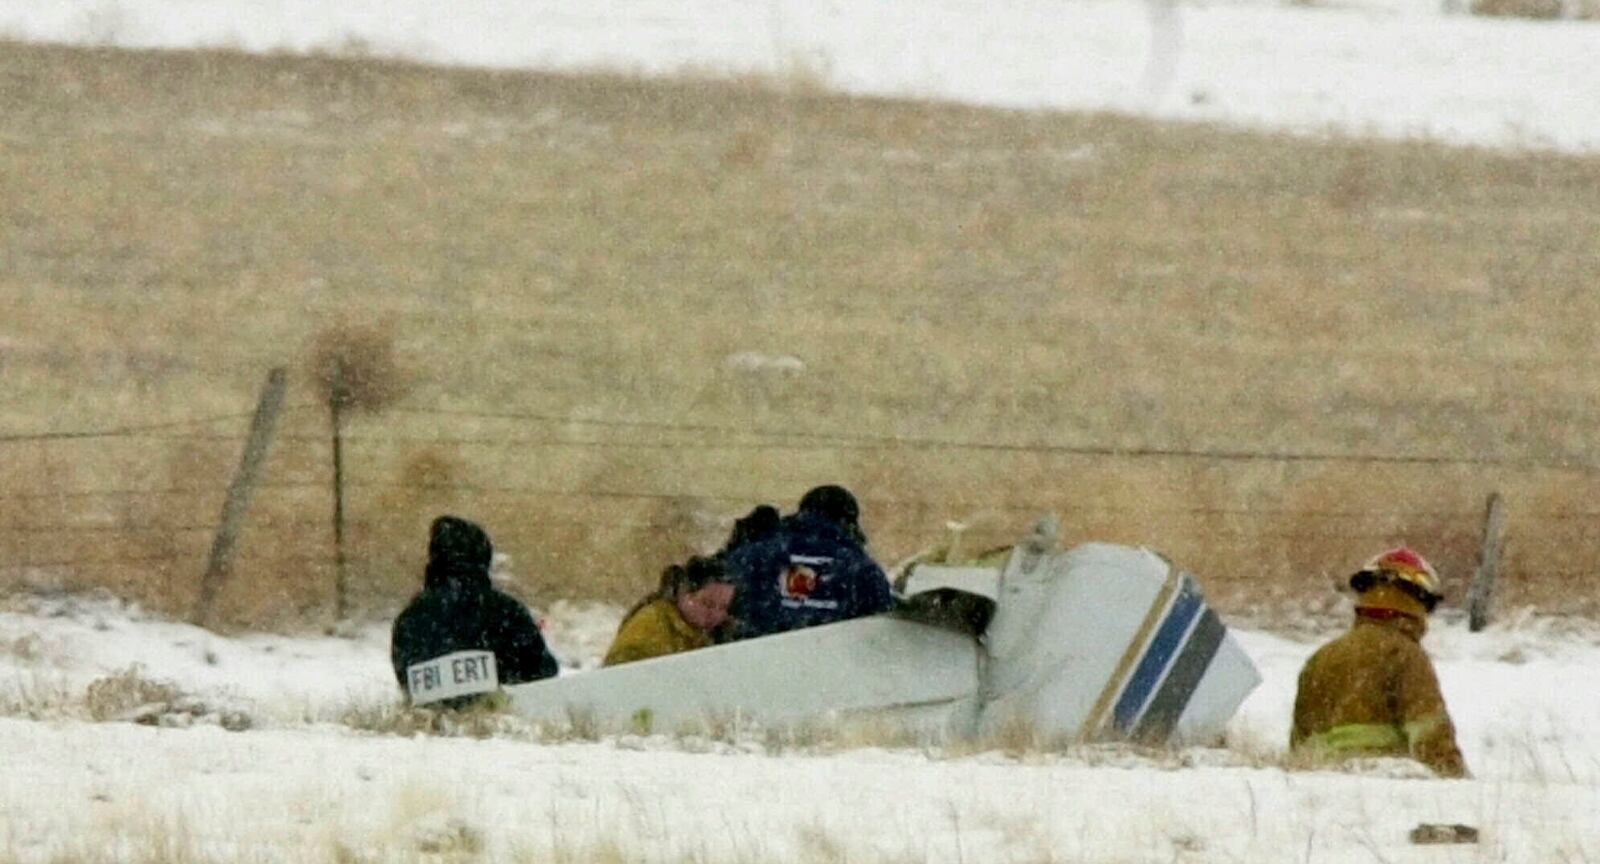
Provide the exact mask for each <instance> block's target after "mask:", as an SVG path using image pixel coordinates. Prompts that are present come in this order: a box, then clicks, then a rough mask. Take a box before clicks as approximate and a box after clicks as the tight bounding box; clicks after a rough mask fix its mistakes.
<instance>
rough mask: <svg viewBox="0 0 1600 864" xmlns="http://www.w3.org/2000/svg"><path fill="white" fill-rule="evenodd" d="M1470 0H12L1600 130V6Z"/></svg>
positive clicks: (925, 92) (1125, 105)
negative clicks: (1504, 13)
mask: <svg viewBox="0 0 1600 864" xmlns="http://www.w3.org/2000/svg"><path fill="white" fill-rule="evenodd" d="M1449 2H1451V0H1327V2H1322V0H1303V2H1287V0H1285V2H1267V0H1235V2H1226V0H1206V2H1187V0H1184V2H1180V0H1144V2H1141V0H901V2H894V0H765V2H751V0H626V2H620V0H599V2H553V0H454V2H450V3H437V2H420V0H340V2H336V3H334V2H327V0H0V35H5V36H9V37H12V38H20V39H27V40H41V41H56V42H72V43H92V44H113V45H121V46H129V47H163V48H178V47H194V46H213V47H229V48H239V49H243V50H248V51H307V50H332V51H356V52H363V53H374V54H379V55H383V56H398V57H408V58H415V59H419V60H424V61H430V62H439V63H452V64H468V65H480V66H492V67H523V68H534V69H556V70H584V69H599V68H603V69H611V70H623V71H635V72H640V73H644V74H673V73H678V72H682V71H684V70H698V71H703V72H713V73H718V72H756V73H763V74H772V75H777V76H780V77H783V76H788V75H795V74H798V75H800V76H803V77H804V78H806V79H807V80H819V79H820V81H821V82H822V83H824V84H826V85H828V86H831V87H835V88H838V89H840V90H843V91H848V92H852V93H862V94H881V95H894V96H909V97H918V98H920V97H928V98H939V99H954V100H961V101H967V102H974V103H982V104H993V105H1005V106H1015V107H1025V108H1035V107H1043V108H1066V109H1110V110H1115V111H1122V112H1131V113H1139V114H1150V115H1155V116H1160V117H1169V118H1185V119H1198V120H1210V121H1220V122H1225V123H1236V124H1243V125H1249V126H1256V127H1265V128H1274V129H1286V130H1292V131H1297V132H1312V133H1320V132H1324V131H1328V130H1339V131H1343V132H1347V133H1355V134H1368V133H1372V134H1379V135H1384V136H1399V137H1408V136H1425V137H1432V138H1438V139H1441V140H1447V141H1457V142H1467V143H1478V144H1487V145H1496V146H1513V147H1528V148H1539V149H1563V150H1582V151H1594V150H1597V149H1600V22H1592V21H1588V22H1586V21H1526V20H1510V19H1489V18H1481V17H1473V16H1468V15H1464V14H1455V15H1447V14H1445V13H1444V11H1443V6H1444V5H1445V4H1446V3H1449ZM1465 2H1466V0H1460V2H1459V3H1458V5H1465ZM1581 4H1582V0H1569V5H1571V6H1572V8H1574V9H1577V8H1581Z"/></svg>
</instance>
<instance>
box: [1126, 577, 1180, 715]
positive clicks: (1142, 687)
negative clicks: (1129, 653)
mask: <svg viewBox="0 0 1600 864" xmlns="http://www.w3.org/2000/svg"><path fill="white" fill-rule="evenodd" d="M1202 606H1203V604H1202V603H1201V602H1200V592H1199V590H1198V589H1196V587H1195V584H1194V580H1193V579H1190V578H1189V577H1188V576H1187V575H1185V576H1184V577H1183V585H1182V587H1181V588H1180V589H1179V590H1178V596H1177V598H1176V599H1174V600H1173V601H1172V609H1171V611H1169V612H1168V613H1167V617H1166V618H1165V619H1163V620H1162V622H1161V626H1160V627H1158V628H1157V629H1156V635H1155V636H1154V637H1153V638H1151V640H1150V647H1148V648H1146V649H1145V652H1144V656H1143V657H1140V658H1139V665H1138V666H1137V667H1135V668H1134V670H1133V674H1132V675H1131V676H1129V677H1128V683H1127V684H1126V685H1125V686H1124V687H1123V688H1122V695H1121V696H1120V697H1118V698H1117V706H1116V708H1114V709H1112V714H1111V724H1112V726H1113V727H1114V728H1116V730H1117V731H1119V732H1122V733H1127V732H1129V731H1131V730H1132V729H1133V724H1134V721H1135V720H1137V719H1138V718H1139V712H1140V711H1142V710H1144V706H1145V703H1146V702H1149V701H1150V693H1151V691H1152V690H1154V689H1155V686H1156V684H1157V683H1158V682H1160V680H1161V675H1162V673H1164V672H1166V670H1167V664H1168V663H1169V662H1170V661H1171V660H1172V657H1173V655H1174V654H1175V653H1177V650H1178V646H1179V645H1180V644H1181V643H1182V642H1183V637H1184V634H1186V633H1188V632H1189V625H1190V624H1192V623H1194V619H1195V616H1196V615H1199V614H1200V609H1201V607H1202Z"/></svg>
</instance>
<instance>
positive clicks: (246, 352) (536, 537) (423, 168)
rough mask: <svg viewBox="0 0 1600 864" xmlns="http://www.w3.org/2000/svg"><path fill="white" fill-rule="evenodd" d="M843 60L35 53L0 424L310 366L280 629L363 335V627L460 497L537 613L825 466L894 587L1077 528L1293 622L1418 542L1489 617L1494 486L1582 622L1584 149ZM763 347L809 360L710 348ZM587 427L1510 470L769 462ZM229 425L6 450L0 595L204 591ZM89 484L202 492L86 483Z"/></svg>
mask: <svg viewBox="0 0 1600 864" xmlns="http://www.w3.org/2000/svg"><path fill="white" fill-rule="evenodd" d="M818 76H822V77H825V70H811V71H810V72H808V73H807V74H803V75H802V74H799V73H797V74H796V76H795V77H796V79H797V83H793V82H792V83H790V84H789V85H787V86H781V87H780V86H774V85H773V84H772V82H731V83H723V82H716V81H707V80H695V79H693V78H688V79H685V80H682V81H678V82H654V83H653V82H641V81H635V80H628V79H623V78H618V77H608V76H603V75H601V76H587V77H562V76H550V75H533V74H517V73H505V72H481V71H471V70H442V69H430V68H423V67H417V66H408V65H402V64H394V63H385V62H380V61H375V60H361V59H337V58H306V57H266V58H252V57H245V56H238V55H232V54H226V53H202V54H186V53H128V52H114V51H97V50H72V49H64V48H49V47H38V46H28V45H5V46H4V50H3V51H0V199H3V200H5V201H6V202H8V206H7V207H6V208H5V209H4V211H3V212H0V220H3V229H0V262H3V264H0V297H3V298H4V300H5V306H6V309H7V315H6V317H5V321H4V324H3V325H0V327H3V329H0V355H3V363H4V374H5V376H6V387H7V398H6V400H5V402H4V404H3V406H0V428H3V429H5V430H8V431H11V430H19V431H20V430H37V429H60V430H71V429H82V428H92V427H102V426H107V425H119V424H122V423H138V422H146V421H149V420H159V419H164V418H167V417H172V416H195V415H212V414H247V413H248V411H249V410H250V408H251V406H252V404H253V400H254V398H255V395H256V391H257V389H258V388H259V386H260V382H261V380H262V377H263V375H264V374H265V371H266V370H267V368H268V367H270V366H273V365H289V366H291V367H292V368H294V369H296V370H299V371H298V373H297V375H298V377H297V378H296V379H295V380H294V382H293V384H292V385H291V403H292V404H293V405H294V408H293V410H291V411H289V412H288V413H287V414H286V415H285V417H284V419H283V421H282V422H281V424H280V434H279V438H278V440H277V442H276V444H275V447H274V451H273V455H272V457H271V461H270V463H269V464H268V466H267V469H266V478H267V479H266V483H267V486H266V487H265V488H263V489H262V490H261V492H260V493H258V496H257V498H256V508H255V511H254V512H253V513H252V520H253V521H252V522H251V524H250V526H249V527H248V529H247V531H246V533H245V536H244V537H243V539H242V542H241V546H240V555H241V560H240V562H239V564H238V566H237V567H236V569H235V572H234V577H233V579H232V581H231V582H230V583H229V585H228V586H227V588H226V589H225V591H224V595H223V598H222V600H223V606H224V609H223V610H222V611H223V615H224V616H225V617H227V618H229V619H231V620H234V621H239V622H250V623H258V624H259V623H265V622H281V621H287V620H297V621H304V620H313V621H314V620H318V619H319V618H321V617H325V616H326V615H327V614H328V610H329V609H330V608H331V601H332V587H331V585H332V574H331V561H332V549H331V544H332V541H331V533H330V531H329V528H328V519H329V517H330V515H331V511H332V503H331V494H330V491H329V479H328V460H329V449H328V437H329V436H328V425H327V424H328V418H327V416H326V414H325V412H324V411H323V410H322V409H320V408H318V407H317V406H318V405H320V404H322V402H321V399H320V396H319V392H320V391H319V390H318V388H317V386H316V383H315V380H314V375H313V374H312V370H313V369H314V367H315V362H314V359H315V357H316V356H317V355H318V351H319V348H318V344H319V343H318V340H319V338H324V337H323V336H322V334H324V333H327V332H329V331H330V328H336V327H357V328H367V329H368V330H371V331H372V332H377V333H381V334H383V340H384V341H383V342H382V346H383V348H384V349H385V350H387V351H390V352H392V361H393V363H394V368H395V369H396V370H398V375H399V377H400V379H401V380H403V383H404V385H405V390H406V396H405V398H404V399H403V400H401V401H400V402H398V403H395V404H392V405H388V406H386V407H385V409H384V410H382V411H377V412H371V413H368V414H364V415H359V416H353V417H352V418H351V419H350V420H349V422H348V424H347V433H348V434H349V436H350V441H349V445H348V449H347V453H346V457H347V466H346V467H347V471H348V475H349V477H350V478H351V486H350V488H349V489H348V490H347V506H348V513H349V516H350V520H351V522H350V526H349V534H348V538H349V543H350V551H351V571H352V572H351V580H352V590H353V600H354V601H355V603H356V605H357V607H358V608H361V609H365V610H369V611H372V612H377V613H381V612H384V611H386V610H389V609H392V608H394V606H395V604H397V603H398V602H400V601H402V600H403V599H404V597H405V595H406V594H407V593H408V592H410V591H412V590H414V589H415V587H416V584H417V582H418V580H419V575H420V567H421V557H422V553H423V550H424V547H425V536H426V534H425V531H426V526H427V524H428V522H429V520H431V519H432V518H433V517H434V516H435V515H437V514H438V513H440V512H446V511H448V512H456V513H460V514H461V515H464V516H468V517H473V518H476V519H479V520H481V521H482V522H483V523H484V524H485V526H486V527H487V528H488V529H489V530H490V532H491V534H492V535H493V536H494V538H495V540H496V542H497V545H498V546H499V548H501V549H502V550H504V551H507V552H509V553H511V554H512V555H513V556H514V559H515V571H516V572H517V573H518V574H519V575H520V576H521V578H522V580H523V582H522V584H523V586H524V587H525V588H526V589H527V590H528V591H529V593H530V594H531V596H532V599H534V600H535V601H536V602H543V601H548V600H549V599H552V598H554V597H558V596H565V597H599V598H606V599H612V600H618V601H626V600H629V599H632V598H633V596H634V595H635V594H637V593H638V591H640V590H642V588H643V587H645V586H647V585H648V584H649V583H650V582H651V581H652V580H653V579H654V574H656V573H657V572H658V571H659V569H660V567H661V565H662V564H663V563H664V562H665V561H667V560H670V559H672V558H674V557H677V556H680V555H683V554H685V553H686V552H687V551H688V550H689V549H690V548H691V547H692V546H695V545H698V544H703V543H706V542H710V541H713V540H714V539H716V538H717V537H718V536H719V535H720V534H721V532H722V531H723V530H725V528H726V521H725V520H727V519H728V518H730V517H732V516H734V515H737V514H738V513H740V512H742V511H743V510H744V509H746V508H747V507H748V506H750V505H751V504H753V503H756V502H758V501H774V502H776V503H778V504H780V505H782V506H786V507H787V506H792V505H793V502H794V501H795V499H796V498H797V497H798V495H799V494H800V493H801V492H803V491H804V490H805V489H806V488H807V487H809V486H810V485H813V484H814V483H817V482H828V481H842V482H845V483H847V484H850V485H852V486H853V487H855V488H856V489H858V490H859V491H860V492H861V493H862V497H863V498H864V502H865V506H866V524H867V528H868V531H869V533H871V534H872V536H873V538H874V541H875V544H874V549H875V551H876V552H877V554H878V555H879V557H881V558H883V559H885V560H893V559H895V558H897V557H899V556H900V555H902V554H904V553H906V552H909V551H911V550H913V549H915V548H917V547H919V546H921V545H922V544H923V543H925V542H930V541H934V540H937V538H938V536H939V534H940V532H941V530H942V525H943V522H944V520H945V519H947V518H956V519H961V520H963V521H966V522H969V523H970V524H972V526H973V527H972V529H971V531H970V532H969V533H970V535H971V536H970V537H969V540H970V542H971V543H972V544H973V545H974V548H977V547H981V546H985V545H990V544H992V543H998V542H1008V541H1010V540H1011V539H1013V536H1014V535H1015V534H1017V533H1019V532H1021V531H1022V530H1025V528H1026V526H1027V525H1028V524H1030V523H1031V521H1032V519H1033V518H1034V517H1035V516H1036V515H1037V513H1038V512H1039V511H1040V510H1043V509H1054V510H1057V511H1058V512H1060V514H1061V516H1062V520H1063V525H1064V538H1065V539H1066V540H1067V541H1068V542H1069V543H1070V542H1073V541H1076V540H1081V539H1089V538H1094V539H1108V540H1116V541H1123V542H1139V543H1147V544H1151V545H1154V546H1157V547H1160V548H1162V549H1163V550H1165V551H1166V552H1168V553H1169V554H1170V555H1172V557H1174V558H1175V559H1177V560H1179V561H1181V562H1183V563H1184V564H1185V565H1187V566H1189V567H1190V568H1191V569H1193V570H1194V571H1195V572H1197V573H1199V574H1201V575H1202V577H1203V578H1204V579H1205V581H1206V584H1207V585H1208V587H1210V589H1211V591H1212V593H1213V594H1216V595H1220V596H1223V597H1225V598H1227V601H1228V602H1234V603H1240V604H1243V603H1256V602H1287V603H1300V602H1303V600H1304V598H1305V597H1306V596H1308V592H1316V593H1320V592H1322V591H1324V590H1325V587H1326V585H1327V582H1328V581H1329V579H1330V578H1331V577H1332V576H1334V575H1335V574H1337V573H1340V572H1344V571H1345V570H1346V569H1347V568H1349V567H1350V566H1352V565H1353V564H1354V563H1356V562H1358V561H1359V560H1360V559H1361V558H1362V557H1364V556H1365V555H1367V554H1369V553H1370V552H1371V551H1373V549H1374V548H1375V547H1377V546H1380V545H1382V544H1385V543H1390V542H1395V541H1401V540H1404V541H1407V542H1411V543H1414V544H1416V545H1418V546H1420V547H1422V548H1423V550H1424V551H1425V552H1427V553H1429V554H1430V555H1432V556H1433V557H1434V558H1436V559H1438V561H1439V563H1440V564H1442V565H1443V567H1444V569H1445V570H1446V573H1447V575H1448V576H1450V577H1451V578H1452V579H1454V580H1455V585H1456V586H1458V587H1460V586H1462V584H1463V581H1462V580H1463V579H1464V577H1465V575H1466V573H1467V572H1468V570H1469V568H1470V566H1471V563H1472V556H1473V553H1474V547H1475V543H1476V540H1475V535H1476V532H1477V530H1478V520H1479V514H1480V512H1481V508H1482V502H1483V498H1484V496H1485V495H1486V494H1487V493H1488V492H1489V491H1491V490H1494V489H1499V490H1501V491H1503V492H1504V493H1505V494H1506V497H1507V500H1508V503H1509V505H1510V513H1511V525H1510V532H1511V534H1510V537H1511V540H1510V556H1511V559H1510V564H1511V568H1512V569H1511V571H1510V575H1509V577H1508V579H1507V583H1506V585H1505V590H1503V591H1502V592H1501V594H1500V597H1501V599H1502V600H1503V601H1504V602H1507V603H1519V602H1538V603H1543V604H1547V605H1552V606H1560V607H1564V608H1572V607H1573V604H1574V603H1576V602H1578V601H1576V600H1575V599H1574V598H1581V597H1587V596H1592V595H1594V593H1595V592H1594V591H1593V590H1592V588H1593V585H1594V581H1593V574H1594V573H1595V572H1596V564H1597V563H1600V538H1596V536H1595V535H1594V532H1593V530H1592V529H1590V527H1589V525H1590V523H1591V521H1592V519H1593V516H1592V515H1591V514H1592V513H1593V511H1594V507H1593V505H1592V504H1591V503H1590V502H1592V501H1593V500H1595V499H1596V492H1600V488H1597V487H1600V484H1597V483H1596V479H1595V476H1594V475H1593V474H1592V472H1590V471H1587V470H1583V469H1581V468H1577V467H1572V468H1566V467H1560V466H1563V465H1572V466H1581V465H1587V464H1593V463H1597V462H1600V459H1597V458H1596V456H1597V453H1596V450H1597V445H1596V444H1595V442H1594V441H1593V439H1592V437H1591V436H1589V435H1588V434H1587V430H1589V429H1592V428H1595V426H1596V419H1597V418H1596V417H1595V416H1594V415H1595V413H1596V411H1597V410H1600V409H1597V408H1596V407H1595V406H1596V404H1597V403H1596V402H1595V401H1594V399H1593V398H1592V397H1593V393H1594V392H1595V387H1596V384H1597V376H1600V372H1596V367H1595V366H1594V365H1593V364H1592V363H1590V362H1589V354H1590V353H1591V346H1592V344H1593V337H1594V327H1595V322H1596V320H1597V314H1600V292H1596V291H1595V290H1594V286H1595V285H1596V284H1600V251H1597V246H1596V244H1595V243H1594V242H1593V239H1594V237H1595V236H1600V215H1597V214H1600V161H1597V160H1595V159H1593V158H1587V159H1584V158H1567V157H1559V156H1553V155H1506V154H1497V153H1492V152H1487V151H1482V150H1471V149H1451V148H1445V147H1441V146H1436V145H1432V144H1428V143H1418V142H1412V143H1363V142H1353V141H1338V140H1334V141H1321V142H1319V141H1308V140H1295V139H1289V138H1284V137H1280V136H1270V135H1255V134H1246V133H1241V132H1230V131H1222V130H1218V129H1213V128H1208V127H1202V126H1163V125H1158V124H1153V123H1147V122H1143V121H1137V120H1131V119H1122V118H1115V117H1108V116H1099V115H1064V114H1028V113H1018V112H1006V111H988V110H979V109H975V108H965V107H957V106H942V105H927V104H914V103H906V102H890V101H879V100H866V99H851V98H845V97H841V96H836V95H830V94H828V93H826V92H824V91H823V90H822V88H821V87H820V86H818V85H815V84H807V83H806V82H808V81H813V80H814V79H816V78H817V77H818ZM802 85H805V86H802ZM324 344H325V343H324ZM745 351H761V352H765V353H770V354H782V355H794V356H796V357H798V358H800V359H801V360H802V361H803V362H804V364H805V368H804V370H803V371H801V372H799V373H798V374H787V373H786V374H766V373H765V372H763V371H761V370H750V369H744V368H739V367H735V366H730V365H729V364H727V363H726V362H725V358H727V357H728V356H729V355H732V354H735V353H738V352H745ZM438 410H445V411H457V412H466V413H462V414H439V413H430V412H436V411H438ZM484 413H488V414H494V413H505V414H511V415H521V416H512V417H492V416H475V415H479V414H484ZM469 415H473V416H469ZM545 417H553V418H568V419H567V420H565V421H549V420H544V419H539V418H545ZM586 419H608V420H629V421H636V420H643V421H651V422H658V423H664V424H669V425H675V424H691V425H706V426H716V427H728V428H731V429H734V430H769V431H809V432H819V431H820V432H833V433H845V434H850V435H860V436H866V437H868V438H873V439H883V438H894V437H899V438H912V439H953V440H969V441H979V442H1003V443H1008V444H1023V445H1027V444H1036V443H1050V444H1057V445H1066V446H1069V447H1076V446H1082V447H1090V448H1095V447H1104V448H1129V449H1142V448H1153V449H1166V450H1183V451H1188V450H1196V451H1226V452H1247V453H1249V452H1253V453H1275V452H1293V453H1334V454H1341V453H1353V454H1426V455H1430V456H1441V457H1449V458H1460V459H1490V460H1508V461H1507V462H1506V463H1505V464H1497V465H1475V464H1457V465H1435V464H1426V463H1399V464H1362V463H1359V462H1345V461H1291V462H1282V461H1251V460H1241V459H1233V458H1213V459H1200V458H1191V457H1186V456H1164V457H1146V456H1118V455H1094V454H1068V453H1049V452H1045V453H1040V452H1029V451H1027V450H1012V449H1000V450H970V449H947V448H935V447H926V446H912V445H904V446H891V447H886V448H885V447H860V446H846V447H840V446H834V445H827V444H824V443H819V442H815V441H811V442H806V441H794V440H790V441H788V442H787V443H786V446H782V447H776V448H774V447H769V446H764V445H765V444H766V443H770V442H771V441H772V440H773V439H772V438H770V437H761V436H756V435H753V434H751V433H750V432H749V431H746V432H743V433H739V432H735V433H726V432H713V431H705V430H703V429H687V430H682V431H673V430H670V429H662V428H653V427H643V428H640V427H615V426H595V425H589V424H585V423H583V422H581V421H582V420H586ZM247 422H248V420H247V417H239V418H238V419H235V420H232V421H228V422H221V423H215V424H209V425H203V426H199V427H196V428H194V429H180V430H175V433H176V434H181V435H190V436H194V433H196V432H202V433H205V435H203V436H199V437H173V435H174V432H170V431H169V432H167V433H162V434H161V435H157V434H156V433H150V434H148V435H145V436H142V437H135V438H114V439H90V440H66V441H51V442H43V443H40V442H0V478H3V480H4V483H5V486H4V490H5V492H4V494H0V532H3V534H0V537H3V544H0V545H3V548H0V554H3V555H4V556H5V560H6V562H7V563H6V564H4V565H0V584H16V583H20V582H25V581H34V582H55V583H60V584H65V585H68V586H69V587H70V586H72V585H80V584H102V583H103V584H108V585H112V586H114V587H116V588H117V590H119V592H121V593H124V594H127V595H129V596H132V597H135V598H137V599H140V600H143V601H145V602H149V603H152V604H155V605H157V606H160V607H162V608H169V609H174V610H181V609H186V608H188V605H189V604H190V603H191V602H192V600H193V596H194V585H195V580H196V578H197V576H198V573H199V571H200V569H201V568H202V566H203V562H204V556H205V550H206V548H207V546H208V543H209V540H210V535H209V525H210V524H212V523H214V522H215V520H216V517H217V514H218V513H219V512H220V508H221V493H222V489H223V488H224V487H225V485H226V483H227V480H228V477H229V475H230V473H231V471H232V469H233V465H234V463H235V462H236V460H237V458H238V452H239V448H240V446H241V444H242V439H243V433H244V427H245V425H246V423H247ZM1529 465H1543V466H1550V467H1529ZM106 489H115V490H135V491H139V490H156V489H170V490H173V491H171V492H168V493H165V494H160V495H155V494H132V495H121V496H106V495H80V494H74V490H76V491H79V492H81V491H85V490H106ZM59 561H71V562H72V563H67V564H61V565H59V566H54V567H41V566H30V565H38V564H40V563H45V564H49V563H51V562H59ZM1263 586H1265V587H1263ZM1311 596H1316V594H1315V593H1313V594H1312V595H1311Z"/></svg>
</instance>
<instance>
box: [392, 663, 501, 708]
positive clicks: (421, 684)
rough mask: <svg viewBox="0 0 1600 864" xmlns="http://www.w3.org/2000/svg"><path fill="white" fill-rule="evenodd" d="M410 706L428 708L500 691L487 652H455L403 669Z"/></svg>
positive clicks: (495, 671)
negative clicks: (456, 699) (443, 702)
mask: <svg viewBox="0 0 1600 864" xmlns="http://www.w3.org/2000/svg"><path fill="white" fill-rule="evenodd" d="M406 683H407V685H408V686H407V688H406V689H407V690H409V691H410V692H411V704H413V705H427V704H429V703H432V702H439V701H441V700H444V699H454V698H455V697H457V696H475V695H477V694H479V693H493V692H494V691H496V690H499V689H500V674H499V671H498V670H497V669H496V668H495V665H494V654H493V653H491V652H489V651H457V652H455V653H453V654H446V655H444V656H443V657H435V658H433V659H432V660H424V661H423V662H421V663H413V664H411V665H410V666H408V667H406Z"/></svg>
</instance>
